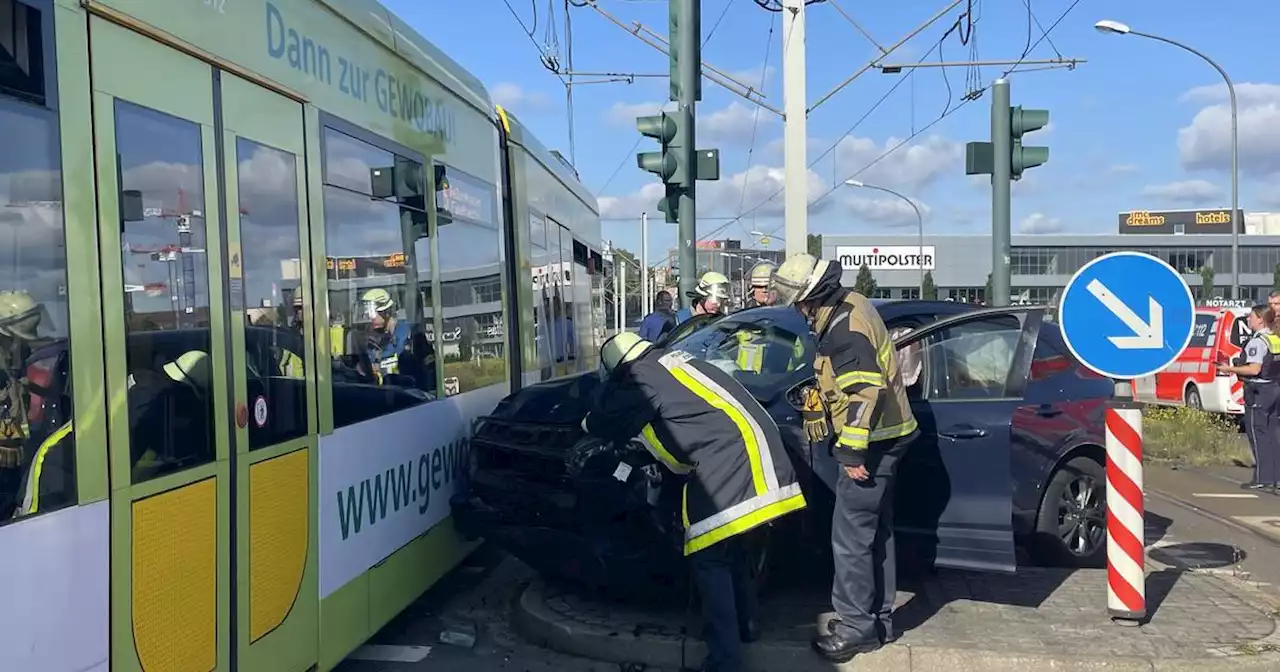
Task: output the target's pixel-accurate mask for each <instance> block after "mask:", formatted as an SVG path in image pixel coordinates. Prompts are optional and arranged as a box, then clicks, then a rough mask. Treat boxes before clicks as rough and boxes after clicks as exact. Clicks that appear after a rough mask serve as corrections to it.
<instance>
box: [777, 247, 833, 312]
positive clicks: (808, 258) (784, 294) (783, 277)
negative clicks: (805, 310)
mask: <svg viewBox="0 0 1280 672" xmlns="http://www.w3.org/2000/svg"><path fill="white" fill-rule="evenodd" d="M830 263H831V262H830V261H823V260H820V259H816V258H814V257H813V255H810V254H797V255H795V256H793V257H791V258H789V259H787V260H786V261H784V262H782V265H781V266H779V267H778V270H777V271H776V272H775V273H774V274H773V289H774V290H775V291H777V293H778V303H779V304H781V305H790V304H794V303H799V302H800V301H804V300H805V299H807V298H809V295H810V294H812V293H813V290H814V289H815V288H816V286H817V284H818V281H819V280H821V279H822V276H823V274H824V273H826V271H827V266H828V265H829V264H830Z"/></svg>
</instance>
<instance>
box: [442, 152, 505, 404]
mask: <svg viewBox="0 0 1280 672" xmlns="http://www.w3.org/2000/svg"><path fill="white" fill-rule="evenodd" d="M437 165H439V164H437ZM440 168H441V169H443V170H436V171H435V173H436V174H437V175H440V174H442V175H443V181H442V182H437V190H436V210H437V217H436V225H437V234H436V235H437V237H438V239H437V241H436V244H437V245H438V246H439V264H440V311H441V317H442V318H443V330H444V333H443V334H441V336H442V338H441V344H440V354H441V355H442V357H443V359H444V377H445V393H446V394H459V393H462V392H469V391H471V390H477V389H480V388H482V387H486V386H488V385H493V384H495V383H502V382H505V381H506V380H507V375H508V372H507V352H506V348H507V335H506V328H505V310H504V308H505V305H506V304H505V302H504V301H503V273H502V262H503V253H502V231H501V229H500V228H499V223H498V207H497V199H498V190H497V187H495V186H494V185H492V184H490V183H488V182H486V181H484V180H482V179H480V178H478V177H475V176H473V175H468V174H467V173H464V172H462V171H460V170H457V169H455V168H454V167H452V166H443V165H441V166H440Z"/></svg>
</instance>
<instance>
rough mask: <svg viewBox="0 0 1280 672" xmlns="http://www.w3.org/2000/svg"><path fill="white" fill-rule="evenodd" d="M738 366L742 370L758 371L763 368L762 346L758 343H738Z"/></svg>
mask: <svg viewBox="0 0 1280 672" xmlns="http://www.w3.org/2000/svg"><path fill="white" fill-rule="evenodd" d="M738 368H739V369H742V370H743V371H751V372H752V373H760V371H761V370H762V369H764V348H763V347H761V346H760V344H758V343H743V344H741V345H739V346H738Z"/></svg>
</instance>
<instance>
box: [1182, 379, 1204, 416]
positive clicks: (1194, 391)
mask: <svg viewBox="0 0 1280 672" xmlns="http://www.w3.org/2000/svg"><path fill="white" fill-rule="evenodd" d="M1183 396H1184V397H1185V401H1186V402H1187V408H1194V409H1195V410H1197V411H1203V410H1204V402H1202V401H1200V389H1199V388H1197V387H1196V386H1195V385H1191V386H1188V387H1187V393H1186V394H1185V395H1183Z"/></svg>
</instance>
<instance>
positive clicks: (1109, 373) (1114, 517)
mask: <svg viewBox="0 0 1280 672" xmlns="http://www.w3.org/2000/svg"><path fill="white" fill-rule="evenodd" d="M1195 314H1196V306H1195V299H1194V298H1193V297H1192V295H1191V288H1190V287H1189V286H1187V283H1186V281H1184V280H1183V279H1182V275H1181V274H1180V273H1179V272H1178V271H1177V270H1176V269H1174V268H1173V267H1172V266H1170V265H1169V264H1168V263H1166V262H1165V261H1163V260H1161V259H1157V258H1156V257H1153V256H1151V255H1149V254H1143V253H1141V252H1113V253H1111V254H1107V255H1103V256H1101V257H1098V258H1097V259H1094V260H1093V261H1090V262H1089V263H1087V264H1085V265H1084V266H1083V267H1082V268H1081V269H1080V270H1079V271H1076V273H1075V275H1073V276H1072V277H1071V280H1070V281H1069V282H1068V283H1067V286H1066V288H1065V289H1064V290H1063V291H1062V304H1061V306H1060V307H1059V309H1058V322H1059V325H1060V327H1061V329H1062V339H1063V341H1065V342H1066V345H1067V349H1068V350H1070V351H1071V354H1072V355H1074V356H1075V358H1076V359H1077V360H1079V361H1080V363H1081V364H1083V365H1084V366H1086V367H1088V368H1089V369H1091V370H1093V371H1094V372H1096V373H1098V374H1100V375H1102V376H1105V377H1107V378H1111V379H1112V380H1114V381H1115V390H1114V393H1113V395H1112V398H1111V399H1108V400H1107V405H1106V411H1105V416H1104V424H1105V428H1106V474H1107V491H1106V492H1107V498H1106V507H1107V512H1106V531H1107V613H1108V616H1110V618H1111V620H1112V622H1114V623H1117V624H1120V625H1142V624H1143V623H1145V622H1146V619H1147V608H1146V543H1145V538H1144V537H1145V529H1146V526H1145V524H1144V521H1143V514H1144V512H1145V506H1144V502H1143V495H1144V493H1143V473H1142V472H1143V465H1142V408H1143V407H1142V404H1140V403H1137V402H1136V401H1135V400H1134V398H1133V381H1134V380H1135V379H1138V378H1144V377H1146V376H1150V375H1152V374H1155V373H1157V372H1159V371H1161V370H1163V369H1164V368H1165V367H1167V366H1169V364H1170V363H1172V362H1173V361H1174V360H1175V359H1176V358H1177V357H1178V354H1179V353H1181V352H1182V351H1183V350H1186V348H1187V345H1188V344H1189V343H1190V342H1191V337H1192V334H1193V332H1194V328H1195Z"/></svg>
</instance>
